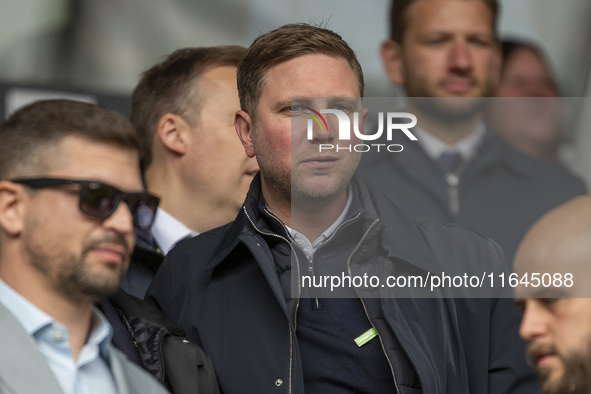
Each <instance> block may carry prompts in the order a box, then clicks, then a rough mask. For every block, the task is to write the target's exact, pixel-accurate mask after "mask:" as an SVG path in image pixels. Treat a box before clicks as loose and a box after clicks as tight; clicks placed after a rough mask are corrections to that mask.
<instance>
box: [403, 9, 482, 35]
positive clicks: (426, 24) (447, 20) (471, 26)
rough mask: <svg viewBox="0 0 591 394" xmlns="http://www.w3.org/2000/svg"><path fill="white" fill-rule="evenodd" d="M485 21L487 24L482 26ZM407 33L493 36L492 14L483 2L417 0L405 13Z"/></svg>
mask: <svg viewBox="0 0 591 394" xmlns="http://www.w3.org/2000/svg"><path fill="white" fill-rule="evenodd" d="M483 19H486V20H487V22H488V23H482V21H483ZM404 20H405V24H406V30H407V31H408V30H414V31H429V30H446V31H452V30H453V31H459V32H478V33H480V34H491V35H494V30H493V24H492V22H493V13H492V11H491V9H490V6H489V5H487V4H486V2H484V1H483V0H415V1H414V2H413V3H412V4H410V6H409V7H408V9H407V10H406V12H405V14H404Z"/></svg>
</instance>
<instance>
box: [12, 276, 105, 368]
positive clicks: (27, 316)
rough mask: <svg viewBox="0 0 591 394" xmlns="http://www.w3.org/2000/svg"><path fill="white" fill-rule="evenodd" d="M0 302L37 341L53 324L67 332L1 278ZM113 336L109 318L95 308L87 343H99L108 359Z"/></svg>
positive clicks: (103, 355) (101, 350) (102, 353)
mask: <svg viewBox="0 0 591 394" xmlns="http://www.w3.org/2000/svg"><path fill="white" fill-rule="evenodd" d="M0 302H1V303H2V304H3V305H4V306H5V307H6V309H8V311H9V312H10V313H12V314H13V315H14V317H16V319H17V320H18V321H19V323H20V324H21V325H22V326H23V328H24V329H25V331H26V332H27V334H29V335H31V336H32V337H34V338H35V340H36V341H37V340H38V339H39V338H40V337H41V335H42V333H43V332H44V331H46V329H47V328H49V327H51V326H54V327H58V329H60V330H61V331H62V332H63V333H67V330H66V328H65V327H64V326H63V325H62V324H60V323H58V322H56V321H55V320H54V319H53V318H52V317H51V316H49V315H48V314H47V313H45V312H43V311H42V310H41V309H39V308H38V307H36V306H35V305H34V304H33V303H31V302H30V301H29V300H27V299H26V298H25V297H23V296H22V295H21V294H19V293H18V292H17V291H16V290H14V289H13V288H12V287H10V286H9V285H7V284H6V282H4V281H3V280H2V279H0ZM64 335H66V334H64ZM111 336H112V329H111V326H110V324H109V322H108V320H107V318H106V317H104V316H103V314H102V313H101V312H100V311H99V310H98V309H96V308H93V320H92V327H91V332H90V335H89V337H88V340H87V343H89V344H97V345H98V346H99V348H100V352H101V356H102V357H103V358H105V359H107V356H108V345H109V343H110V342H111Z"/></svg>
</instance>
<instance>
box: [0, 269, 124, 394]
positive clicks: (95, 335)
mask: <svg viewBox="0 0 591 394" xmlns="http://www.w3.org/2000/svg"><path fill="white" fill-rule="evenodd" d="M0 302H1V303H2V304H3V305H4V306H5V307H6V309H8V310H9V311H10V312H11V313H12V314H13V315H14V316H15V317H16V318H17V320H18V321H19V322H20V323H21V324H22V326H23V328H24V329H25V331H26V332H27V333H28V334H29V335H31V336H32V337H33V339H34V340H35V342H36V343H37V346H38V348H39V350H40V351H41V353H42V354H43V355H44V356H45V359H46V360H47V363H48V364H49V367H50V368H51V370H52V371H53V373H54V374H55V376H56V378H57V381H58V382H59V384H60V386H61V387H62V389H63V391H64V393H65V394H110V393H117V389H116V386H115V381H114V379H113V376H112V375H111V371H110V369H109V364H108V361H107V360H108V354H109V353H108V352H109V343H110V342H111V335H112V334H111V326H110V325H109V323H108V322H107V319H106V318H105V317H104V316H103V315H102V314H101V313H100V312H99V311H98V310H97V309H96V308H95V309H94V310H93V319H92V327H91V331H90V335H89V336H88V339H87V341H86V344H85V345H84V346H83V347H82V350H81V351H80V354H79V356H78V360H74V358H73V356H72V352H71V351H70V341H69V335H68V330H67V329H66V327H65V326H64V325H63V324H60V323H58V322H56V321H55V320H53V318H51V316H49V315H47V314H46V313H45V312H43V311H42V310H41V309H39V308H37V307H36V306H35V305H33V304H32V303H31V302H29V301H28V300H27V299H26V298H24V297H23V296H22V295H20V294H19V293H18V292H16V291H15V290H14V289H13V288H11V287H10V286H8V285H7V284H6V283H5V282H4V281H3V280H1V279H0ZM31 378H32V379H34V378H35V377H34V376H32V377H31Z"/></svg>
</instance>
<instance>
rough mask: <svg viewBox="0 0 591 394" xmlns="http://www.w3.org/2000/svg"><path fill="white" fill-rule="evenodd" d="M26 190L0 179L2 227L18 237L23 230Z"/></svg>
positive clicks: (0, 224) (0, 220) (0, 222)
mask: <svg viewBox="0 0 591 394" xmlns="http://www.w3.org/2000/svg"><path fill="white" fill-rule="evenodd" d="M24 193H25V192H24V190H23V188H22V186H19V185H17V184H14V183H12V182H9V181H0V228H1V229H2V231H3V232H5V233H7V234H9V235H10V236H13V237H16V236H18V235H20V234H21V232H22V230H23V217H24Z"/></svg>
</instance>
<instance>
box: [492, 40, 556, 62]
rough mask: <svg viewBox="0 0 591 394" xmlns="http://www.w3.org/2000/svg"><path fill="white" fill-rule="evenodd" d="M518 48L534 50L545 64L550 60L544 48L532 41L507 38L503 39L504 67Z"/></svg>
mask: <svg viewBox="0 0 591 394" xmlns="http://www.w3.org/2000/svg"><path fill="white" fill-rule="evenodd" d="M518 49H527V50H529V51H531V52H533V53H534V54H535V55H536V56H537V57H538V58H539V59H540V60H541V61H542V62H543V63H544V64H546V65H548V61H547V59H546V56H545V55H544V52H543V51H542V49H541V48H540V47H539V46H538V45H536V44H534V43H533V42H530V41H524V40H517V39H505V40H502V41H501V50H502V53H503V69H504V68H505V65H506V64H507V61H508V60H509V59H510V58H511V56H513V55H514V54H515V52H516V51H517V50H518Z"/></svg>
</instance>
